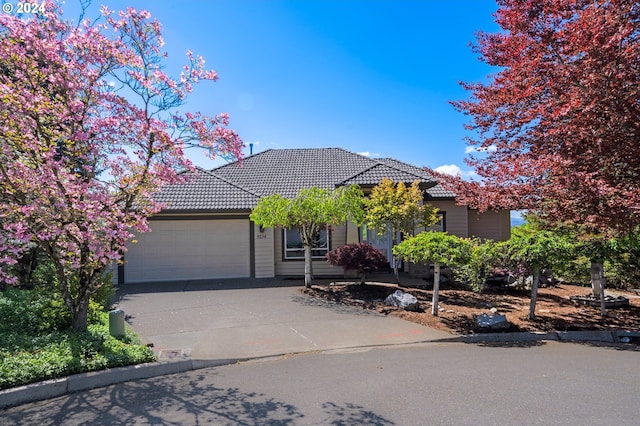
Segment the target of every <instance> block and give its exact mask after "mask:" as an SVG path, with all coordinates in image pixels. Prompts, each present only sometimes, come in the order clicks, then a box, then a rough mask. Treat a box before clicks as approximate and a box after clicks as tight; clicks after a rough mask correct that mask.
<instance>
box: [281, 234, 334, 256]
mask: <svg viewBox="0 0 640 426" xmlns="http://www.w3.org/2000/svg"><path fill="white" fill-rule="evenodd" d="M283 234H284V258H285V259H304V247H303V246H302V240H301V239H300V234H299V233H298V230H297V229H285V230H283ZM328 252H329V238H328V234H327V230H326V229H323V230H321V231H320V235H319V236H318V240H317V241H316V244H314V248H313V250H312V251H311V253H312V256H313V258H314V259H316V258H323V257H324V256H325V255H326V254H327V253H328Z"/></svg>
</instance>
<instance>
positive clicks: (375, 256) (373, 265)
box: [327, 243, 389, 273]
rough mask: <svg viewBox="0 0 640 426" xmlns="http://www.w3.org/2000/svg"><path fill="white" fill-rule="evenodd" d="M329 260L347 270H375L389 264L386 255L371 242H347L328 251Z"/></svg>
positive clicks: (361, 271) (362, 271)
mask: <svg viewBox="0 0 640 426" xmlns="http://www.w3.org/2000/svg"><path fill="white" fill-rule="evenodd" d="M327 262H329V263H330V264H332V265H334V266H340V267H342V269H344V271H345V272H347V271H359V272H360V273H364V272H365V271H373V270H376V269H379V268H382V267H384V266H387V265H388V263H389V261H388V260H387V258H386V257H385V255H384V254H383V253H382V252H381V251H380V250H378V249H377V248H375V247H373V246H372V245H371V244H369V243H357V244H346V245H344V246H341V247H338V248H335V249H333V250H331V251H330V252H329V253H327Z"/></svg>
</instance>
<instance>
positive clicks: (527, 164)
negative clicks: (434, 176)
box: [443, 0, 640, 232]
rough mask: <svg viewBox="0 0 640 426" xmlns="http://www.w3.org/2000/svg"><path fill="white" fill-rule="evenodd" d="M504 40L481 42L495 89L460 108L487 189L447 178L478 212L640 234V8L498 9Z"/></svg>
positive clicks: (581, 2)
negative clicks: (528, 214) (532, 215)
mask: <svg viewBox="0 0 640 426" xmlns="http://www.w3.org/2000/svg"><path fill="white" fill-rule="evenodd" d="M498 4H499V9H498V11H497V12H496V22H497V23H498V24H499V25H500V27H501V29H502V31H500V32H498V33H493V34H487V33H480V34H479V35H478V40H477V46H475V49H476V51H477V52H478V53H479V54H480V55H481V58H482V60H484V61H485V62H487V63H488V64H490V65H494V66H496V67H500V68H499V71H498V72H497V73H496V74H494V75H492V76H491V77H490V81H489V83H487V84H481V83H478V84H466V83H463V87H465V88H466V89H467V90H468V91H470V92H471V98H470V99H469V100H466V101H459V102H454V103H453V105H454V106H455V107H456V108H457V109H458V110H460V111H462V112H464V113H465V114H468V115H470V116H471V118H472V121H471V123H470V124H469V125H468V128H469V129H470V130H473V131H474V134H475V135H477V138H476V139H473V138H469V143H470V144H471V145H475V146H476V147H477V150H478V151H480V152H483V154H481V155H480V156H475V157H474V156H472V157H471V158H469V159H468V160H467V162H468V164H469V165H471V166H473V167H474V168H475V169H476V172H477V173H478V175H479V176H481V177H482V181H481V183H478V182H472V183H469V182H463V181H462V180H461V179H443V185H445V186H446V187H448V188H450V189H452V190H454V191H455V192H456V193H457V194H459V201H460V202H461V203H463V204H467V205H469V206H471V207H474V208H478V209H480V210H487V209H491V208H510V209H532V210H535V211H538V212H539V213H541V214H542V215H543V216H545V217H546V218H547V219H549V220H552V221H569V222H574V223H580V224H585V225H588V226H591V227H593V228H594V229H598V230H600V231H604V232H612V231H613V232H626V231H629V230H630V229H633V228H634V227H635V226H637V225H638V224H640V146H639V145H640V144H639V142H640V4H639V3H638V2H637V0H608V1H593V0H499V1H498Z"/></svg>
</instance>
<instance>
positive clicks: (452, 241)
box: [393, 231, 471, 316]
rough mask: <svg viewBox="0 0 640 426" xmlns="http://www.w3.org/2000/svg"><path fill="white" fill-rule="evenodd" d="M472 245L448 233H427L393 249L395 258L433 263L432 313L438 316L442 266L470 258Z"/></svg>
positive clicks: (462, 261)
mask: <svg viewBox="0 0 640 426" xmlns="http://www.w3.org/2000/svg"><path fill="white" fill-rule="evenodd" d="M470 250H471V243H470V242H469V241H468V240H467V239H464V238H460V237H457V236H455V235H451V234H448V233H446V232H435V231H427V232H421V233H420V234H418V235H416V236H415V237H411V238H408V239H406V240H404V241H402V242H401V243H400V244H398V245H397V246H395V247H394V248H393V254H394V256H397V257H398V258H400V259H404V260H406V261H409V262H413V263H433V302H432V306H431V313H432V314H433V315H436V316H437V315H438V292H439V289H440V266H441V265H447V266H456V265H459V264H462V263H464V262H465V261H466V259H467V258H468V257H469V252H470Z"/></svg>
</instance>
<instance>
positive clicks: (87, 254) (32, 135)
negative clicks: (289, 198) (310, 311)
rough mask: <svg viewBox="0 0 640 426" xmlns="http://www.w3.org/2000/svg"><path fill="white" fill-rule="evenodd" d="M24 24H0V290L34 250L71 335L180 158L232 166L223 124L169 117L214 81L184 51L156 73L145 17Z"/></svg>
mask: <svg viewBox="0 0 640 426" xmlns="http://www.w3.org/2000/svg"><path fill="white" fill-rule="evenodd" d="M43 9H44V12H43V13H40V14H36V15H32V16H30V17H28V18H24V17H16V16H14V15H11V14H0V102H1V103H2V108H0V175H1V179H0V222H1V223H0V224H1V225H2V226H0V264H1V265H4V266H3V267H0V282H3V283H5V284H12V283H15V281H16V278H15V277H13V276H11V275H10V273H9V272H8V268H7V265H11V264H14V263H15V262H16V261H17V260H18V259H19V258H20V256H21V253H23V252H24V251H25V250H27V249H28V248H30V247H33V246H34V245H35V246H37V247H38V248H39V249H40V250H42V251H43V252H44V254H45V255H46V256H47V257H48V258H49V259H50V261H51V262H52V264H53V265H54V268H55V282H56V283H57V285H58V287H59V290H60V292H61V294H62V297H63V298H64V300H65V302H66V304H67V305H68V307H69V309H70V310H71V312H72V327H73V329H74V330H84V329H86V327H87V313H88V308H89V300H90V299H91V296H92V295H93V294H95V292H96V291H97V289H98V287H99V286H100V284H101V282H102V280H101V278H102V276H103V274H104V272H105V270H106V269H107V267H108V266H109V265H110V264H113V263H114V262H118V261H120V259H121V258H122V253H123V252H124V251H125V250H126V243H127V240H128V239H130V238H131V236H132V231H145V230H147V229H148V228H147V221H146V218H147V217H148V216H149V215H151V214H153V213H156V212H157V211H158V210H159V209H160V207H161V206H159V205H158V204H156V203H155V202H154V201H153V193H154V191H157V190H158V188H159V187H160V186H162V185H163V184H166V183H176V182H179V181H180V176H181V175H180V174H179V172H180V171H182V170H192V169H193V167H192V165H191V163H190V162H189V160H188V159H187V158H186V157H185V155H184V150H185V149H186V148H189V147H202V148H204V149H205V150H206V152H208V154H209V155H210V156H211V157H213V156H215V155H225V156H229V157H233V158H239V157H240V156H241V149H242V147H243V143H242V141H241V140H240V138H239V137H238V136H237V134H236V133H235V132H233V131H232V130H230V129H228V128H227V125H228V116H227V115H226V114H220V115H218V116H215V117H207V116H204V115H201V114H198V113H185V114H180V113H178V112H177V111H176V108H177V107H179V106H180V105H182V104H184V103H185V101H186V99H187V96H188V95H189V93H190V92H191V91H192V88H193V86H194V85H195V84H196V83H198V82H200V81H203V80H210V81H215V80H216V79H217V76H216V73H215V72H214V71H208V70H206V69H205V67H204V60H203V59H202V58H201V57H196V56H194V55H193V54H192V53H191V52H188V53H187V56H188V63H187V65H186V66H185V67H184V69H183V71H182V73H181V75H180V76H179V78H171V77H169V76H168V75H166V74H165V73H164V72H163V71H162V69H163V60H164V58H165V56H166V54H165V53H164V52H163V51H162V45H163V41H162V37H161V30H160V24H159V23H158V22H157V21H154V20H151V17H150V14H149V13H148V12H145V11H137V10H134V9H131V8H130V9H127V10H126V11H124V12H120V13H119V14H115V13H113V12H112V11H110V10H108V9H107V8H104V7H103V9H102V17H101V18H100V19H99V20H97V21H91V22H90V21H83V22H80V23H77V22H76V23H72V22H67V21H65V20H63V18H62V11H61V9H60V8H59V6H58V5H57V4H54V3H51V2H47V3H45V6H44V8H43Z"/></svg>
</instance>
